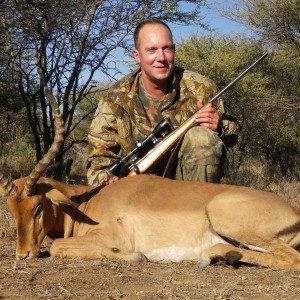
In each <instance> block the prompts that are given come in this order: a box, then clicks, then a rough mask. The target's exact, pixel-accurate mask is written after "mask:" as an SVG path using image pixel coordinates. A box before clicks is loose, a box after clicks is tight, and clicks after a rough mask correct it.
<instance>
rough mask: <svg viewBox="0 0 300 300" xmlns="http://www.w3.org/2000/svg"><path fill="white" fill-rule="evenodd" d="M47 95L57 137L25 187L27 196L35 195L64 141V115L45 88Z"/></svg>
mask: <svg viewBox="0 0 300 300" xmlns="http://www.w3.org/2000/svg"><path fill="white" fill-rule="evenodd" d="M45 93H46V95H47V97H48V99H49V102H50V105H51V108H52V111H53V114H54V125H55V135H54V141H53V144H52V145H51V147H50V148H49V150H48V152H47V153H46V154H45V155H44V157H43V158H42V159H41V160H40V161H39V162H38V163H37V165H36V166H35V167H34V169H33V170H32V172H31V173H30V175H29V176H28V179H27V181H26V183H25V186H24V193H25V194H26V195H27V196H32V195H34V192H35V185H36V183H37V181H38V180H39V178H40V177H41V176H42V174H43V173H44V172H45V171H46V169H47V168H48V167H49V165H50V164H51V163H52V161H53V160H54V158H55V156H56V155H57V153H58V151H59V149H60V147H61V145H62V143H63V141H64V132H65V129H64V121H63V119H62V115H61V113H60V111H59V108H58V105H57V103H56V101H55V98H54V96H53V95H52V93H51V92H50V91H49V89H48V88H47V87H45Z"/></svg>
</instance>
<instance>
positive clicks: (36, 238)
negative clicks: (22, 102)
mask: <svg viewBox="0 0 300 300" xmlns="http://www.w3.org/2000/svg"><path fill="white" fill-rule="evenodd" d="M45 92H46V93H47V96H48V98H49V100H50V104H51V107H52V110H53V112H54V117H55V137H54V142H53V144H52V146H51V148H50V149H49V151H48V152H47V153H46V154H45V156H44V157H43V158H42V160H40V161H39V162H38V164H37V165H36V166H35V167H34V169H33V171H32V172H31V173H30V175H29V176H28V177H26V178H21V179H19V180H15V181H14V182H11V181H9V180H7V179H6V178H5V177H4V176H2V175H1V174H0V189H1V191H2V192H5V194H6V195H7V205H8V208H9V210H10V212H11V214H12V216H13V218H14V220H15V222H16V225H17V249H16V256H17V258H20V259H29V258H33V257H36V256H37V255H38V254H39V250H40V245H41V243H42V241H43V239H44V237H45V236H46V234H47V233H48V232H49V230H50V229H51V227H53V226H54V224H52V223H54V220H55V216H54V214H55V209H54V208H53V206H52V202H54V200H53V199H55V200H59V199H61V201H68V199H67V198H66V197H65V196H64V195H63V194H62V193H60V192H59V191H57V190H55V189H54V188H53V187H52V186H50V185H49V184H47V183H42V182H40V183H38V180H39V179H40V178H41V176H42V174H43V173H44V172H45V170H46V169H47V168H48V166H49V165H50V164H51V163H52V161H53V160H54V158H55V156H56V154H57V152H58V151H59V148H60V147H61V145H62V143H63V140H64V123H63V120H62V117H61V114H60V112H59V110H58V106H57V104H56V101H55V99H54V97H53V96H52V94H51V93H50V91H49V90H48V89H45ZM46 211H47V218H45V212H46Z"/></svg>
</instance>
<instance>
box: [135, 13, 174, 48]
mask: <svg viewBox="0 0 300 300" xmlns="http://www.w3.org/2000/svg"><path fill="white" fill-rule="evenodd" d="M148 24H152V25H155V24H159V25H163V26H165V27H166V28H167V29H168V30H169V32H170V34H171V38H172V40H173V34H172V31H171V29H170V27H169V26H168V25H167V24H166V23H165V22H163V21H161V20H159V19H148V20H145V21H143V22H141V23H140V24H138V25H137V27H136V28H135V30H134V32H133V40H134V46H135V48H136V49H137V47H138V39H139V34H140V31H141V29H142V28H143V27H144V26H145V25H148Z"/></svg>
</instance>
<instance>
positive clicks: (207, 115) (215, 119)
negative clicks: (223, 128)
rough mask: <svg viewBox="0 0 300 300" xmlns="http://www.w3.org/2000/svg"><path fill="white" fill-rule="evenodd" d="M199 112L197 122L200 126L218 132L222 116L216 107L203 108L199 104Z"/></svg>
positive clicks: (199, 103)
mask: <svg viewBox="0 0 300 300" xmlns="http://www.w3.org/2000/svg"><path fill="white" fill-rule="evenodd" d="M197 106H198V108H199V111H198V112H197V113H196V115H195V116H196V118H195V121H196V122H197V123H199V125H201V126H204V127H207V128H209V129H211V130H212V131H218V127H219V121H220V116H219V113H218V112H217V111H216V110H215V108H214V107H205V108H202V107H203V104H202V103H201V102H198V103H197Z"/></svg>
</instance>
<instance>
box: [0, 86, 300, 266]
mask: <svg viewBox="0 0 300 300" xmlns="http://www.w3.org/2000/svg"><path fill="white" fill-rule="evenodd" d="M46 91H47V90H46ZM47 95H48V98H49V101H50V104H51V106H52V109H53V111H54V116H55V126H56V130H55V138H54V142H53V144H52V146H51V148H50V150H49V151H48V153H47V154H46V155H45V156H44V158H43V159H42V160H41V161H40V162H38V164H37V165H36V166H35V168H34V169H33V171H32V172H31V174H30V175H29V176H28V177H25V178H21V179H18V180H15V181H13V182H12V181H9V180H7V179H6V178H5V177H4V176H3V175H1V176H0V186H1V191H2V193H6V195H7V205H8V208H9V210H10V212H11V214H12V216H13V218H14V220H15V222H16V228H17V248H16V257H17V258H18V259H32V258H35V257H38V255H39V253H40V246H41V243H42V241H43V240H44V238H45V236H46V235H48V236H49V237H50V238H52V239H53V242H52V244H51V246H50V254H51V255H52V256H57V257H61V258H82V259H102V258H108V259H123V260H126V261H129V262H141V261H155V262H161V261H173V262H180V261H184V260H190V261H197V262H198V266H199V267H202V268H204V267H206V266H208V265H210V264H211V263H212V262H213V261H214V260H215V259H216V258H218V259H223V260H225V261H226V262H228V263H231V264H232V263H235V262H242V263H248V264H253V265H258V266H263V267H268V268H273V269H285V270H294V271H300V254H299V252H298V251H297V250H296V249H297V247H298V246H299V245H300V213H299V211H297V210H296V209H295V208H292V207H291V206H290V205H288V204H287V203H286V202H285V201H284V200H283V199H281V198H280V197H279V196H277V195H275V194H273V193H270V192H264V191H259V190H255V189H251V188H247V187H241V186H233V185H225V184H210V183H200V182H183V181H176V180H171V179H167V178H162V177H158V176H154V175H136V176H130V177H125V178H122V179H120V180H118V181H117V182H115V183H113V184H110V185H106V184H102V185H100V186H96V187H95V186H84V185H68V184H65V183H62V182H59V181H56V180H54V179H51V178H45V177H42V174H43V173H44V171H45V170H46V169H47V168H48V166H49V165H50V164H51V163H52V161H53V159H54V158H55V155H56V153H57V151H58V150H59V147H60V146H61V144H62V141H63V138H64V124H63V121H62V118H61V115H60V112H59V110H58V107H57V104H56V102H55V99H54V98H53V96H52V95H51V94H50V92H49V91H48V93H47Z"/></svg>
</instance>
